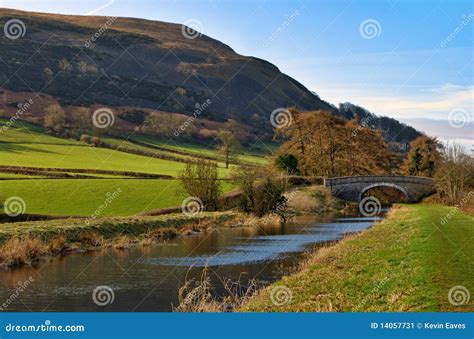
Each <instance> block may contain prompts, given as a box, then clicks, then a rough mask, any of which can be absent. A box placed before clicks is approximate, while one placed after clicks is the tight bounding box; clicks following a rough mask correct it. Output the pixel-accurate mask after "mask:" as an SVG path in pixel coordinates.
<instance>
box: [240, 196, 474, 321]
mask: <svg viewBox="0 0 474 339" xmlns="http://www.w3.org/2000/svg"><path fill="white" fill-rule="evenodd" d="M450 211H451V209H450V208H448V207H445V206H439V205H426V204H420V205H403V206H401V207H399V208H396V209H395V210H393V211H392V212H391V214H390V217H389V218H388V219H387V220H385V221H384V222H382V223H381V224H377V225H376V226H374V227H373V228H371V229H369V230H367V231H365V232H363V233H361V234H358V235H354V236H350V237H348V238H347V239H345V240H343V241H342V242H340V243H338V244H336V245H334V246H332V247H328V248H324V249H322V250H320V252H319V253H317V254H316V256H315V257H314V258H312V259H310V260H309V262H308V263H307V264H306V265H305V268H304V269H303V270H302V271H300V272H298V273H296V274H294V275H291V276H289V277H286V278H284V279H283V280H281V281H280V282H277V283H276V284H274V285H272V286H270V287H269V288H267V289H265V290H264V291H263V292H262V293H261V294H260V295H259V296H257V297H256V298H254V299H253V300H251V302H250V303H248V304H247V305H246V306H245V307H244V309H243V310H244V311H283V312H284V311H473V310H474V302H473V300H472V297H471V301H470V303H469V304H467V305H464V306H457V307H456V306H453V305H451V304H450V303H449V301H448V291H449V289H450V288H451V287H453V286H456V285H462V286H465V287H466V288H467V289H468V290H469V291H471V294H472V293H473V292H474V265H473V264H472V263H473V262H474V243H473V240H474V239H473V237H474V219H473V218H472V217H471V216H469V215H467V214H464V213H460V212H458V213H456V214H455V215H454V217H453V218H452V219H450V221H449V222H448V223H447V224H445V225H441V223H440V221H441V218H442V217H444V216H446V215H447V214H448V213H449V212H450ZM276 285H284V286H287V287H288V288H289V289H290V290H291V292H292V295H293V297H292V300H291V302H290V303H289V304H287V305H283V306H275V305H273V304H272V302H271V299H270V291H271V290H272V288H274V286H276Z"/></svg>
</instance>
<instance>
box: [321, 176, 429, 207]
mask: <svg viewBox="0 0 474 339" xmlns="http://www.w3.org/2000/svg"><path fill="white" fill-rule="evenodd" d="M324 185H325V186H326V187H328V188H329V189H330V190H331V193H332V194H333V195H334V196H336V197H338V198H340V199H343V200H349V201H356V202H359V201H361V199H362V197H363V195H364V193H365V192H367V191H368V190H369V189H372V188H375V187H392V188H395V189H397V190H399V191H400V192H402V193H403V194H404V195H405V197H406V201H407V202H416V201H418V200H420V199H421V198H423V197H425V196H427V195H430V194H432V193H434V192H435V191H436V187H435V185H434V182H433V179H432V178H424V177H413V176H402V175H361V176H351V177H336V178H328V179H325V180H324Z"/></svg>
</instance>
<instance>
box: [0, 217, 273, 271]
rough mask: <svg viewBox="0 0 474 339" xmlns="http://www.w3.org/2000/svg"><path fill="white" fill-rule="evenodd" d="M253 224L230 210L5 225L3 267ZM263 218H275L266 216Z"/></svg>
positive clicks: (0, 231)
mask: <svg viewBox="0 0 474 339" xmlns="http://www.w3.org/2000/svg"><path fill="white" fill-rule="evenodd" d="M252 222H258V220H257V221H255V220H251V219H249V218H248V217H247V216H246V215H244V214H242V213H238V212H232V211H228V212H200V213H197V214H196V215H186V214H183V213H176V214H168V215H160V216H135V217H116V218H98V219H93V220H88V219H84V218H71V219H60V220H42V221H28V222H17V223H4V224H1V227H0V266H4V267H10V268H11V267H18V266H22V265H31V264H34V263H35V262H37V261H38V260H39V259H41V258H44V257H47V256H52V255H58V254H66V253H70V252H78V251H87V250H95V249H100V248H107V247H115V248H117V249H125V248H128V247H130V246H132V245H149V244H151V243H153V242H158V241H163V240H168V239H172V238H174V237H176V236H178V235H186V234H193V233H197V232H205V231H207V230H208V229H212V228H215V227H233V226H238V225H240V224H245V223H252ZM262 222H263V221H262ZM265 222H275V220H274V218H268V219H266V220H265Z"/></svg>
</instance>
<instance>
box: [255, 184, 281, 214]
mask: <svg viewBox="0 0 474 339" xmlns="http://www.w3.org/2000/svg"><path fill="white" fill-rule="evenodd" d="M284 192H285V188H284V185H283V184H282V183H281V182H280V181H278V180H275V179H272V178H270V177H267V178H266V179H264V181H263V183H262V184H261V185H259V186H258V187H256V189H255V208H254V213H255V215H256V216H258V217H262V216H264V215H266V214H270V213H277V214H279V215H280V213H279V212H283V210H284V208H285V206H286V203H287V199H286V198H285V196H284V195H283V193H284Z"/></svg>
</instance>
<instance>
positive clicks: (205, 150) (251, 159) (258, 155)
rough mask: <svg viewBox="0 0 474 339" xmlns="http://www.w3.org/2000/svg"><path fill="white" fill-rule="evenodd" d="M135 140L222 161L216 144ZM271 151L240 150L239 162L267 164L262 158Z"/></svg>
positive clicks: (154, 139) (137, 137) (150, 139)
mask: <svg viewBox="0 0 474 339" xmlns="http://www.w3.org/2000/svg"><path fill="white" fill-rule="evenodd" d="M135 139H136V140H138V141H140V142H143V143H147V144H150V145H154V146H159V147H163V148H167V149H170V150H177V151H186V152H188V153H190V154H196V155H206V156H212V157H216V158H217V159H222V156H221V155H220V154H219V152H217V151H216V146H217V145H216V144H210V145H209V146H208V147H205V146H203V145H199V144H192V143H187V142H177V141H174V140H168V141H166V142H165V141H163V140H162V139H159V138H153V137H151V136H145V135H140V136H136V137H135ZM272 150H274V149H273V148H272V147H271V146H269V148H268V149H265V151H268V152H265V153H262V152H258V151H254V152H252V151H251V150H250V151H249V150H245V149H244V150H242V151H241V153H242V154H240V155H239V157H238V158H239V160H241V161H245V162H248V163H253V164H265V163H267V162H268V161H267V159H265V158H264V156H265V155H267V154H268V153H270V152H271V151H272Z"/></svg>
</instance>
